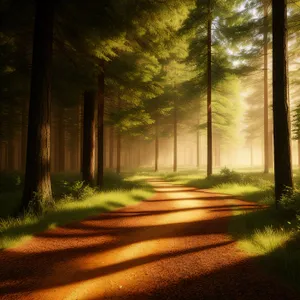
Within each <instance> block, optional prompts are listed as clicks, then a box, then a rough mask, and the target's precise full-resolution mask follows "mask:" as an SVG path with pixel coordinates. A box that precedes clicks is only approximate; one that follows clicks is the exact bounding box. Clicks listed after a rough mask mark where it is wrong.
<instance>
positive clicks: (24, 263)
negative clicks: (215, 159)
mask: <svg viewBox="0 0 300 300" xmlns="http://www.w3.org/2000/svg"><path fill="white" fill-rule="evenodd" d="M153 184H154V185H155V186H156V187H157V189H160V185H159V182H156V183H153ZM183 193H185V195H186V196H187V197H186V199H185V197H184V195H183V194H181V193H177V192H176V191H175V192H173V187H172V186H169V192H165V193H158V194H157V195H156V196H155V197H153V198H152V200H153V202H150V201H145V202H143V203H141V204H140V205H138V206H135V207H131V208H125V209H122V210H118V211H115V212H111V213H105V214H102V215H100V216H99V217H91V218H89V219H87V220H86V221H82V222H80V223H73V224H69V225H66V226H64V227H61V228H57V229H55V230H50V231H47V232H44V233H41V234H39V235H38V236H37V237H36V238H35V239H34V240H32V241H31V242H30V243H28V244H25V245H24V246H22V247H18V248H15V249H11V250H6V251H3V252H2V253H1V254H0V263H1V266H3V267H2V272H1V274H0V281H1V284H0V295H1V298H3V299H16V298H19V299H27V296H28V295H29V296H28V297H31V298H28V299H40V297H43V299H48V298H47V295H48V296H49V294H46V292H47V293H50V295H51V291H53V292H52V296H54V295H55V296H56V299H63V298H64V297H65V296H67V295H69V293H71V292H72V293H73V292H74V290H75V291H76V292H78V294H76V295H77V297H78V299H102V298H103V295H105V297H108V298H112V299H114V298H115V299H118V298H119V299H120V298H122V299H127V298H128V299H148V298H149V299H175V298H179V299H213V298H214V297H221V298H222V299H251V297H254V296H255V298H256V299H297V298H298V297H296V295H295V294H294V293H293V292H292V291H291V290H290V289H289V288H287V287H285V286H284V285H282V284H280V283H279V282H278V280H277V279H276V278H273V277H272V276H269V275H267V274H265V273H264V272H262V271H261V270H260V269H259V268H258V267H257V265H256V259H250V258H247V257H246V256H245V255H244V254H243V253H241V251H239V250H238V249H237V248H236V246H235V243H234V242H233V241H232V240H231V239H230V238H229V237H228V235H227V231H228V223H229V221H230V218H231V214H232V210H233V209H234V210H239V209H243V210H245V209H250V210H256V207H255V205H253V204H247V203H245V202H242V201H238V200H233V199H228V198H222V197H219V196H218V195H216V198H215V197H213V195H212V199H211V201H209V199H206V198H207V194H206V193H202V192H199V191H187V192H186V191H185V192H183ZM190 198H192V199H193V200H189V199H190ZM202 198H204V199H205V200H203V199H202ZM170 199H174V200H170ZM164 200H170V201H164ZM178 200H181V201H178ZM155 201H156V203H155ZM126 280H127V281H126ZM123 281H124V283H122V282H123ZM107 282H110V284H107ZM93 283H94V285H95V286H97V288H96V289H95V286H93ZM114 283H115V284H114ZM121 283H122V285H121ZM74 285H75V286H74ZM119 286H122V287H123V286H124V288H122V289H120V288H119ZM86 289H88V290H89V292H90V294H88V295H85V296H81V293H83V290H86ZM101 289H104V290H105V293H104V294H101ZM28 293H29V294H28ZM44 293H45V294H44ZM82 295H83V294H82Z"/></svg>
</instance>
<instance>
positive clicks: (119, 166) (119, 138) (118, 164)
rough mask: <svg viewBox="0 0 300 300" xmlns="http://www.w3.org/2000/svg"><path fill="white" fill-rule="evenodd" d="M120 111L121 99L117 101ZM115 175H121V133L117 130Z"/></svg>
mask: <svg viewBox="0 0 300 300" xmlns="http://www.w3.org/2000/svg"><path fill="white" fill-rule="evenodd" d="M120 109H121V98H120V97H119V99H118V110H120ZM116 169H117V173H118V174H120V173H121V131H120V129H119V128H118V132H117V168H116Z"/></svg>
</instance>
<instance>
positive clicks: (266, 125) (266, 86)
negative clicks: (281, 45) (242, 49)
mask: <svg viewBox="0 0 300 300" xmlns="http://www.w3.org/2000/svg"><path fill="white" fill-rule="evenodd" d="M268 27H269V24H268V3H266V1H264V173H265V174H268V173H269V168H270V166H269V78H268Z"/></svg>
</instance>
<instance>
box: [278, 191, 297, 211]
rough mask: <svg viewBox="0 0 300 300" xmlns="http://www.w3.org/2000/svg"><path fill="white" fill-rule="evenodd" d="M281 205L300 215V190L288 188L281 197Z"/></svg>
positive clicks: (286, 209) (284, 208)
mask: <svg viewBox="0 0 300 300" xmlns="http://www.w3.org/2000/svg"><path fill="white" fill-rule="evenodd" d="M280 206H281V208H282V209H283V210H285V211H287V212H289V213H291V214H293V215H300V192H299V191H297V190H295V191H293V190H291V189H287V191H286V193H285V194H284V195H283V196H282V197H281V199H280Z"/></svg>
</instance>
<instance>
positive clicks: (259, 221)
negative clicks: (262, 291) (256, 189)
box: [229, 207, 300, 292]
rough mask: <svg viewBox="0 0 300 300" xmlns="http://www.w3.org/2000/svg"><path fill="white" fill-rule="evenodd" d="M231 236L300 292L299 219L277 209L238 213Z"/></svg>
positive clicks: (232, 220) (233, 218)
mask: <svg viewBox="0 0 300 300" xmlns="http://www.w3.org/2000/svg"><path fill="white" fill-rule="evenodd" d="M229 232H230V234H231V235H232V236H233V238H234V239H236V240H237V241H238V244H239V247H240V248H241V249H243V250H244V251H246V252H247V253H248V254H249V255H252V256H256V257H257V258H258V259H259V261H260V262H261V264H262V265H263V266H264V267H265V268H266V269H267V270H268V271H270V273H271V274H277V275H278V276H279V277H280V278H282V280H283V281H285V282H286V283H288V284H290V285H292V286H293V287H294V288H295V289H297V290H298V291H299V292H300V286H299V282H300V233H299V230H297V221H296V219H295V218H293V217H290V216H287V215H285V213H284V212H282V211H278V210H275V209H274V207H269V208H267V209H263V210H257V211H252V212H242V213H240V212H234V215H233V217H232V219H231V222H230V226H229Z"/></svg>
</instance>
